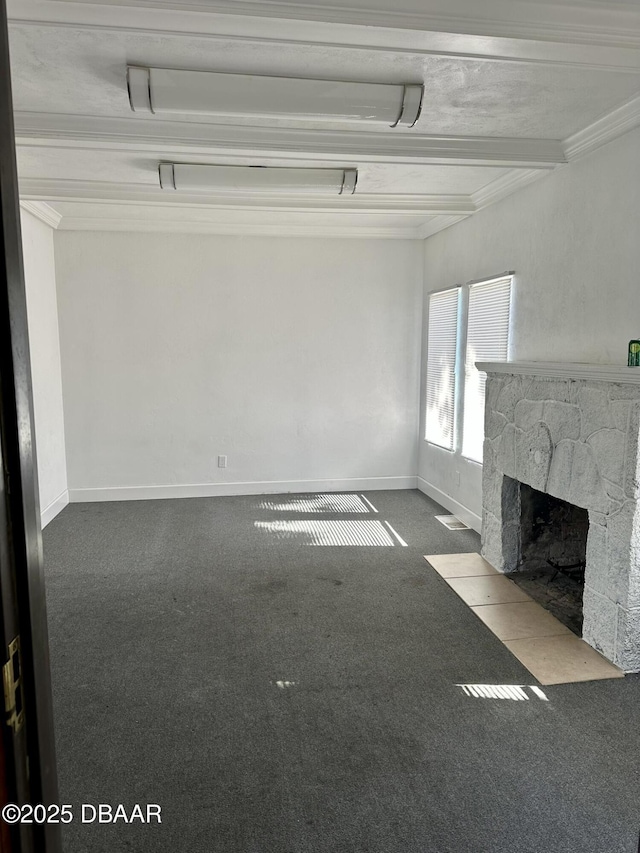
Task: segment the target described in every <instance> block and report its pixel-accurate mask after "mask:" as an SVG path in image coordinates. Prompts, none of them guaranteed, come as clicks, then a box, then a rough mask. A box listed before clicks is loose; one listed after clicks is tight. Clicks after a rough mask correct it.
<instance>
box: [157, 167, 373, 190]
mask: <svg viewBox="0 0 640 853" xmlns="http://www.w3.org/2000/svg"><path fill="white" fill-rule="evenodd" d="M159 174H160V186H161V187H162V189H163V190H181V191H183V192H207V191H208V192H232V193H243V192H245V193H251V194H252V195H253V194H256V193H257V194H259V193H264V194H267V195H273V194H278V193H285V194H286V193H303V194H305V195H308V194H313V195H352V194H353V193H354V192H355V189H356V183H357V180H358V170H357V169H297V168H285V167H272V166H209V165H204V164H194V163H160V166H159Z"/></svg>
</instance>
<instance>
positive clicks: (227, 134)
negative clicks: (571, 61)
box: [14, 112, 565, 169]
mask: <svg viewBox="0 0 640 853" xmlns="http://www.w3.org/2000/svg"><path fill="white" fill-rule="evenodd" d="M14 123H15V134H16V144H17V145H30V146H39V147H46V148H60V147H74V148H85V149H89V148H90V149H103V150H127V151H140V152H144V153H145V154H146V155H148V154H149V153H150V152H154V153H157V154H163V153H167V154H169V155H170V156H171V157H172V158H175V157H178V156H179V155H180V154H188V155H190V156H193V155H198V156H203V157H206V156H216V155H218V156H219V155H221V154H223V155H224V154H226V155H229V156H254V155H255V153H256V152H257V151H258V152H260V153H262V154H264V155H267V154H268V155H269V156H274V157H281V158H286V159H290V160H291V159H295V160H304V159H307V160H308V159H309V157H310V156H315V157H318V158H323V159H332V160H335V161H340V162H341V163H342V164H343V165H345V166H346V165H347V163H345V160H346V159H348V158H349V157H354V158H357V162H355V163H354V164H353V165H357V163H363V162H376V163H379V162H394V163H407V164H452V165H474V166H476V165H479V166H496V167H504V166H521V167H523V168H531V169H552V168H553V167H554V166H556V165H557V164H558V163H564V162H565V154H564V150H563V147H562V143H561V142H560V141H559V140H556V139H518V138H509V137H482V136H438V135H426V134H416V133H399V134H397V135H394V136H393V138H390V135H389V134H388V133H382V132H372V131H365V130H341V131H333V130H322V129H314V130H308V129H301V128H285V129H283V128H274V127H268V126H261V127H256V126H251V125H234V124H219V123H216V122H209V123H206V124H205V123H201V122H184V121H183V122H179V121H163V120H158V121H156V120H154V119H144V118H138V117H131V118H111V117H110V118H106V117H104V116H88V115H68V114H59V113H34V112H16V113H15V118H14ZM212 136H215V139H214V140H213V141H212Z"/></svg>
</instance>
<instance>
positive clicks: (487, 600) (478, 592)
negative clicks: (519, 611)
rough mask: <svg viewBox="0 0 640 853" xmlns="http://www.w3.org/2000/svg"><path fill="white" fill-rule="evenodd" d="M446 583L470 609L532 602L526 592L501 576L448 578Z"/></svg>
mask: <svg viewBox="0 0 640 853" xmlns="http://www.w3.org/2000/svg"><path fill="white" fill-rule="evenodd" d="M446 581H447V583H448V584H449V586H450V587H451V589H453V590H455V591H456V592H457V593H458V595H459V596H460V598H461V599H462V600H463V601H464V602H466V604H468V605H469V607H476V606H478V605H479V604H510V603H511V602H514V601H531V598H530V597H529V596H528V595H527V593H526V592H523V591H522V590H521V589H520V587H519V586H516V585H515V584H514V583H513V581H510V580H509V579H508V578H505V576H504V575H500V574H499V575H497V576H495V575H489V576H485V577H476V578H446Z"/></svg>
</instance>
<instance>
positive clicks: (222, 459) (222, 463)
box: [218, 456, 227, 468]
mask: <svg viewBox="0 0 640 853" xmlns="http://www.w3.org/2000/svg"><path fill="white" fill-rule="evenodd" d="M226 467H227V457H226V456H218V468H226Z"/></svg>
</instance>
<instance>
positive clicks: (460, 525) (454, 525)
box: [435, 515, 469, 530]
mask: <svg viewBox="0 0 640 853" xmlns="http://www.w3.org/2000/svg"><path fill="white" fill-rule="evenodd" d="M435 517H436V518H437V519H438V521H439V522H440V524H444V526H445V527H446V528H447V530H469V525H468V524H465V523H464V521H460V519H459V518H456V517H455V515H436V516H435Z"/></svg>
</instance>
